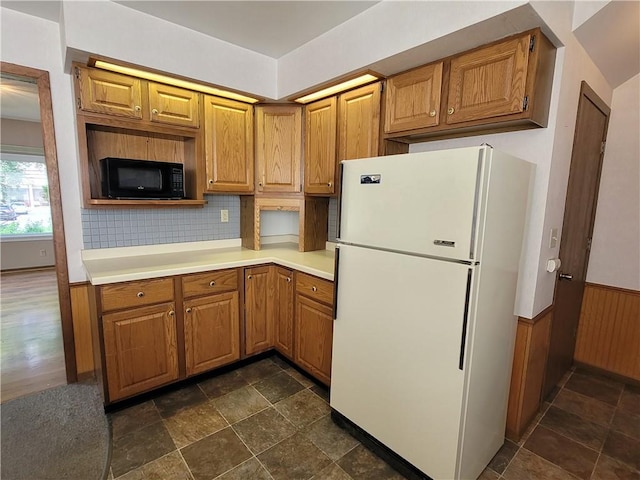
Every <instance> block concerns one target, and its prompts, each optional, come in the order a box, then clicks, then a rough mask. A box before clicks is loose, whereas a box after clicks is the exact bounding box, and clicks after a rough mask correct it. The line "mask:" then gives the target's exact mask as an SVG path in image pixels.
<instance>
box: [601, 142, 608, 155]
mask: <svg viewBox="0 0 640 480" xmlns="http://www.w3.org/2000/svg"><path fill="white" fill-rule="evenodd" d="M606 145H607V142H602V143H601V144H600V155H602V154H603V153H604V147H605V146H606Z"/></svg>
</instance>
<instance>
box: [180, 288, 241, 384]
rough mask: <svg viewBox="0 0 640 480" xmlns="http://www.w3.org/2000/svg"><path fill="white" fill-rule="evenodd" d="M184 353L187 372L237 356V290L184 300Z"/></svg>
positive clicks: (211, 367) (200, 369)
mask: <svg viewBox="0 0 640 480" xmlns="http://www.w3.org/2000/svg"><path fill="white" fill-rule="evenodd" d="M184 312H185V313H184V353H185V359H186V370H187V375H188V376H189V375H195V374H197V373H202V372H205V371H207V370H211V369H213V368H216V367H219V366H222V365H226V364H227V363H231V362H233V361H235V360H238V359H239V358H240V317H239V316H238V292H237V291H236V292H228V293H220V294H218V295H209V296H206V297H202V298H196V299H191V300H186V301H185V302H184Z"/></svg>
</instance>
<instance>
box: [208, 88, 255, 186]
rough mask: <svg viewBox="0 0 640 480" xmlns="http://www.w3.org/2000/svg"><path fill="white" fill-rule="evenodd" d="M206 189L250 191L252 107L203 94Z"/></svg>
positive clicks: (251, 179) (251, 183)
mask: <svg viewBox="0 0 640 480" xmlns="http://www.w3.org/2000/svg"><path fill="white" fill-rule="evenodd" d="M204 98H205V100H204V101H205V104H204V115H205V119H204V126H205V171H206V176H205V187H204V190H205V191H206V192H226V193H252V192H253V107H252V106H251V105H248V104H246V103H241V102H236V101H233V100H226V99H223V98H218V97H213V96H205V97H204Z"/></svg>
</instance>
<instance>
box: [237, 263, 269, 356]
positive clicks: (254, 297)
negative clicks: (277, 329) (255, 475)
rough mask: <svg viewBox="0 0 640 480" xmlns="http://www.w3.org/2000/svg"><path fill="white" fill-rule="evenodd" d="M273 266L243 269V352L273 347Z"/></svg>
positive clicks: (250, 352)
mask: <svg viewBox="0 0 640 480" xmlns="http://www.w3.org/2000/svg"><path fill="white" fill-rule="evenodd" d="M272 269H273V267H269V266H265V267H254V268H245V270H244V273H245V275H244V302H245V323H244V331H245V337H244V338H245V354H246V355H254V354H256V353H260V352H263V351H265V350H269V349H270V348H273V303H272V298H273V291H272V290H273V287H272V285H273V282H272V280H271V277H272V275H273V273H272Z"/></svg>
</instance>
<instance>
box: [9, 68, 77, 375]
mask: <svg viewBox="0 0 640 480" xmlns="http://www.w3.org/2000/svg"><path fill="white" fill-rule="evenodd" d="M0 69H1V70H2V72H3V73H8V74H11V75H16V76H19V77H23V78H26V79H31V80H33V81H35V83H36V85H37V87H38V97H39V99H40V124H41V126H42V141H43V145H44V158H45V164H46V167H47V178H48V182H49V207H50V208H51V219H52V222H51V223H52V227H53V251H54V258H55V268H56V278H57V283H58V301H59V304H60V320H61V327H62V343H63V348H64V363H65V370H66V374H67V383H74V382H76V381H77V380H78V372H77V369H76V348H75V341H74V335H73V317H72V313H71V294H70V291H69V267H68V265H67V247H66V244H65V235H64V222H63V217H62V197H61V195H60V175H59V169H58V154H57V149H56V135H55V128H54V122H53V106H52V102H51V84H50V81H49V72H47V71H46V70H39V69H36V68H30V67H25V66H22V65H16V64H13V63H7V62H0Z"/></svg>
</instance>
